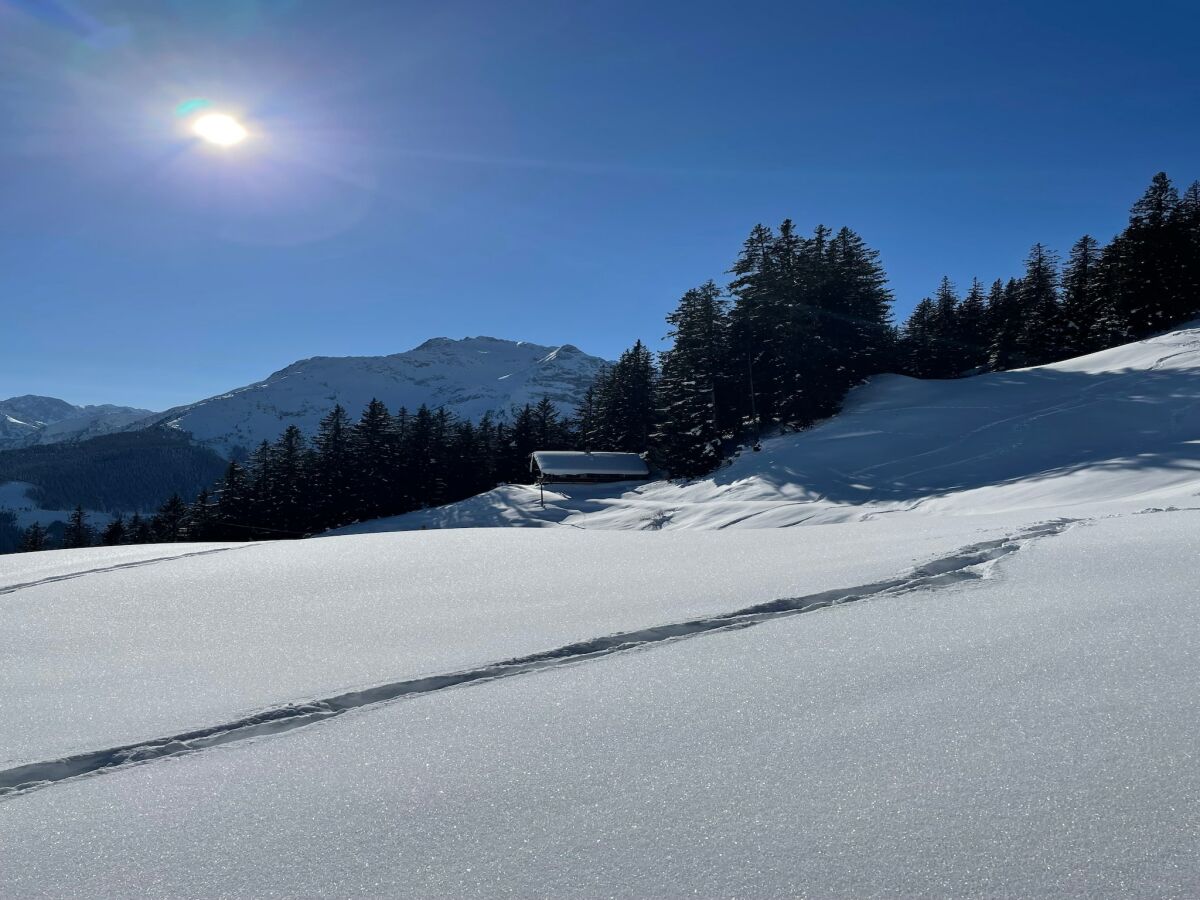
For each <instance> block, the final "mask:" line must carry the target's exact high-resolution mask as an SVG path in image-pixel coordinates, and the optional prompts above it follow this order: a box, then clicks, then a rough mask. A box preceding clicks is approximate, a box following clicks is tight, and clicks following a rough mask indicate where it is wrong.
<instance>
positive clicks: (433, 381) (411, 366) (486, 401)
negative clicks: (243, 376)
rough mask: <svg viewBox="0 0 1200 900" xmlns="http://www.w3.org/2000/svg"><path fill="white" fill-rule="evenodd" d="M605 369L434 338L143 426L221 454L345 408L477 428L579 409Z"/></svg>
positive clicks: (263, 384)
mask: <svg viewBox="0 0 1200 900" xmlns="http://www.w3.org/2000/svg"><path fill="white" fill-rule="evenodd" d="M605 364H606V363H605V361H604V360H603V359H600V358H599V357H596V356H589V355H588V354H586V353H584V352H583V351H581V350H580V349H579V348H577V347H573V346H571V345H570V344H564V345H563V346H561V347H543V346H540V345H538V344H530V343H526V342H524V341H506V340H500V339H499V338H492V337H474V338H463V339H462V340H452V339H450V338H433V339H431V340H428V341H426V342H425V343H423V344H421V345H420V346H419V347H416V348H415V349H412V350H409V351H407V352H405V353H396V354H393V355H391V356H346V357H329V356H316V357H313V358H312V359H305V360H301V361H300V362H296V363H293V364H292V365H290V366H288V367H287V368H285V369H281V370H280V371H278V372H276V373H274V374H273V375H270V376H269V377H267V378H266V379H264V380H263V381H260V382H258V383H256V384H251V385H248V386H246V387H243V388H238V389H236V390H233V391H230V392H229V393H226V394H221V395H219V396H217V397H210V398H208V399H207V400H201V401H199V402H198V403H192V404H189V405H187V406H180V407H176V408H175V409H171V410H168V411H167V412H165V413H161V414H159V415H156V416H153V417H151V418H150V419H148V420H146V422H145V423H144V424H157V423H163V424H168V425H170V426H172V427H175V428H179V429H182V430H184V431H187V432H190V433H191V435H192V437H193V438H195V439H196V440H197V441H199V442H200V443H202V444H205V445H207V446H210V447H212V448H213V449H215V450H217V451H218V452H221V453H225V454H229V453H230V452H232V451H234V450H235V448H238V447H241V448H244V449H250V448H253V447H254V446H255V445H257V444H258V443H259V442H261V441H263V440H274V439H275V438H276V437H278V436H279V433H280V432H281V431H283V429H284V428H286V427H287V426H288V425H297V426H299V427H300V429H301V430H303V431H304V432H305V433H307V434H312V433H313V432H315V430H316V426H317V423H318V422H319V421H320V419H321V417H322V416H324V415H325V414H326V413H328V412H329V410H330V409H332V408H333V406H334V405H335V404H337V403H340V404H341V405H342V406H343V407H345V408H346V410H347V411H348V412H349V413H350V415H351V416H352V417H354V416H357V415H358V414H359V413H360V412H361V411H362V409H363V407H365V406H366V405H367V403H369V402H370V401H371V400H372V399H379V400H382V401H383V402H384V403H386V404H387V405H388V407H389V408H390V409H392V410H393V411H394V410H395V409H397V408H398V407H401V406H404V407H407V408H408V409H410V410H413V409H416V408H417V407H419V406H420V405H421V404H422V403H424V404H426V405H428V406H430V407H437V406H444V407H445V408H446V409H448V410H450V411H451V412H453V413H455V414H456V415H459V416H463V417H466V418H471V419H478V418H479V417H480V416H482V415H483V414H484V413H485V412H493V413H495V414H497V415H500V416H503V415H505V414H506V413H507V412H508V411H509V410H510V409H511V407H512V406H514V405H522V404H525V403H536V402H537V401H539V400H541V399H542V397H549V398H550V399H551V400H553V401H554V402H555V403H556V404H557V405H558V406H559V407H560V408H562V409H564V410H571V409H574V408H575V406H576V405H577V404H578V402H579V400H580V398H581V397H582V395H583V392H584V390H586V388H587V386H588V385H589V384H590V383H591V381H592V379H593V378H594V377H595V375H596V373H597V372H598V371H599V370H600V368H601V367H602V366H604V365H605Z"/></svg>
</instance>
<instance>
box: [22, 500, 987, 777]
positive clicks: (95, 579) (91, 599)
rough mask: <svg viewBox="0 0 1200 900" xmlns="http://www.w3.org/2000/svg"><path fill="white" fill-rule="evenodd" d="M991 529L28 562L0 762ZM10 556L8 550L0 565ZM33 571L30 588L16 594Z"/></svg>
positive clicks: (224, 713)
mask: <svg viewBox="0 0 1200 900" xmlns="http://www.w3.org/2000/svg"><path fill="white" fill-rule="evenodd" d="M1003 530H1004V529H1003V523H996V522H991V521H988V520H986V519H983V520H980V521H979V522H977V523H973V524H972V525H970V526H967V527H963V526H962V525H961V524H960V523H955V524H954V525H952V526H944V525H941V524H939V523H936V522H931V523H925V524H923V525H920V526H918V527H916V528H913V527H911V526H905V527H896V526H894V525H892V524H891V523H887V522H881V523H878V524H876V525H874V526H872V527H866V528H860V529H855V530H850V529H846V528H842V527H839V526H830V527H827V528H823V529H822V528H812V529H805V530H804V531H803V532H802V533H801V532H778V533H773V534H765V535H764V534H736V535H735V534H730V535H716V534H709V533H693V534H682V533H681V534H662V535H659V536H657V538H656V539H654V540H647V539H646V536H643V535H637V534H623V533H616V532H614V533H595V534H593V533H584V532H579V531H576V530H573V529H565V530H563V531H562V532H560V533H554V534H549V533H544V532H543V533H535V532H527V531H517V530H504V531H497V532H494V533H491V534H489V536H488V539H487V540H480V539H479V535H478V533H477V532H471V531H462V530H456V531H441V532H435V533H427V534H403V535H380V536H374V537H364V538H329V539H325V540H321V541H305V542H287V543H270V544H261V545H228V546H230V547H231V549H227V550H218V552H208V551H211V550H213V549H214V546H213V545H181V546H184V547H186V548H188V549H193V548H199V549H200V550H201V551H202V552H201V554H197V555H191V556H187V557H185V558H176V559H172V560H165V561H162V562H159V563H156V564H154V565H146V566H138V567H121V565H120V564H121V563H125V562H129V561H132V560H133V559H134V558H135V557H132V556H130V554H131V553H133V552H135V551H131V550H130V549H128V548H121V549H120V551H119V552H117V553H113V554H111V555H107V551H103V550H91V551H54V552H49V553H43V554H37V555H36V556H37V557H40V558H45V559H46V560H47V562H46V563H45V565H46V566H47V569H46V571H45V572H44V573H40V572H30V571H28V570H24V569H18V570H17V571H16V572H15V573H14V572H12V571H11V569H10V570H8V571H6V570H5V569H4V568H0V579H2V580H3V582H6V583H9V584H13V583H25V584H26V585H27V586H26V587H23V588H22V589H20V590H17V591H12V592H9V593H7V594H5V593H0V766H11V765H20V764H24V763H29V762H34V761H37V760H40V759H49V758H54V757H57V756H60V755H65V754H70V753H77V752H80V751H84V750H88V749H95V748H102V747H111V746H117V745H119V744H124V743H129V742H133V741H138V740H145V739H148V738H155V737H160V736H162V735H169V734H173V733H175V732H179V731H183V730H186V729H189V728H195V727H202V726H210V725H218V724H220V723H222V722H224V721H227V720H229V719H233V718H237V717H239V716H242V715H246V714H248V713H251V712H254V711H257V710H260V709H262V708H264V707H268V706H272V705H275V704H281V703H287V702H290V701H302V700H307V699H310V698H314V697H322V696H326V695H328V694H331V693H335V692H338V691H344V690H348V689H353V688H362V687H369V686H371V685H374V684H378V683H380V682H385V681H395V680H400V679H405V678H414V677H418V676H423V675H429V674H437V673H442V672H447V671H452V670H456V669H460V668H466V667H470V666H478V665H481V664H487V663H492V662H497V661H500V660H504V659H507V658H509V657H514V656H519V655H522V654H528V653H534V652H538V651H543V650H548V649H551V648H554V647H557V646H560V645H563V644H567V643H570V642H573V641H579V640H585V639H588V638H593V637H596V636H599V635H607V634H612V633H613V632H618V631H624V630H630V629H635V628H644V627H646V626H649V625H658V624H663V623H669V622H675V621H678V620H681V619H687V618H690V617H693V616H700V615H706V614H712V613H719V612H725V611H728V610H733V609H737V608H739V607H743V606H746V605H749V604H752V603H755V602H763V601H769V600H775V599H777V598H780V597H791V596H800V595H806V594H811V593H815V592H819V591H823V590H828V589H831V588H842V587H850V586H853V585H855V584H859V583H862V582H864V581H873V580H877V579H880V578H886V577H889V576H892V575H896V574H899V573H901V572H904V571H906V570H908V569H910V568H912V567H913V566H914V565H918V564H920V563H923V562H925V561H926V560H928V559H932V558H936V557H939V556H944V555H946V554H947V553H950V552H952V551H953V550H955V549H956V548H957V547H960V546H962V545H964V544H969V543H971V542H973V541H977V540H983V539H987V538H990V537H995V536H997V535H999V534H1001V533H1002V532H1003ZM138 550H146V551H157V550H159V548H138ZM84 554H87V556H86V557H85V556H84ZM147 555H149V552H148V553H147ZM163 555H164V556H165V555H166V554H163ZM63 556H66V557H67V560H66V561H64V563H63V564H61V565H62V568H65V569H75V567H91V568H94V569H102V568H103V567H102V566H101V565H99V564H97V563H99V562H100V561H101V560H104V559H105V558H108V559H110V560H111V561H112V566H111V567H110V568H109V569H107V570H102V571H97V572H96V573H95V574H92V575H89V576H87V577H82V578H71V579H65V580H64V579H61V578H59V577H58V576H59V575H60V574H62V573H61V572H60V571H59V570H58V569H59V565H58V564H57V559H58V558H59V557H63ZM11 559H16V560H23V559H25V557H23V556H17V557H0V561H3V562H2V563H0V565H3V564H7V565H9V566H11V565H12V564H11V563H7V561H8V560H11ZM31 576H34V577H31ZM37 576H40V577H42V578H45V579H46V582H47V583H45V584H36V583H34V584H29V583H30V582H36V581H37ZM846 579H849V581H847V580H846ZM2 590H3V588H0V591H2Z"/></svg>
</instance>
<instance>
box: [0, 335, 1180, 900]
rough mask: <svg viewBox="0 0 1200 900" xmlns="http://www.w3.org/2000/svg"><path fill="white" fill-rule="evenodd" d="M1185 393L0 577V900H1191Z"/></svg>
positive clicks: (1035, 376) (992, 383) (1147, 377)
mask: <svg viewBox="0 0 1200 900" xmlns="http://www.w3.org/2000/svg"><path fill="white" fill-rule="evenodd" d="M1198 370H1200V330H1197V329H1196V328H1185V329H1180V330H1178V331H1176V332H1173V333H1171V334H1169V335H1165V336H1163V337H1160V338H1155V339H1152V340H1149V341H1143V342H1139V343H1137V344H1132V345H1129V346H1127V347H1123V348H1118V349H1116V350H1111V351H1106V352H1104V353H1100V354H1094V355H1092V356H1089V357H1083V358H1081V359H1078V360H1072V361H1069V362H1067V363H1060V364H1058V365H1055V366H1047V367H1041V368H1038V369H1029V370H1024V371H1019V372H1009V373H999V374H996V375H988V376H982V377H979V378H973V379H966V380H962V381H954V382H916V381H912V380H910V379H903V378H898V377H892V376H888V377H884V378H880V379H877V380H876V381H874V382H873V383H872V384H870V385H867V386H865V387H864V388H862V389H859V390H858V391H856V392H855V393H854V394H853V395H852V397H851V398H850V401H849V404H848V407H847V410H846V412H845V413H844V414H843V415H841V416H839V417H837V418H835V419H832V420H830V421H829V422H826V423H824V424H823V425H821V426H819V427H817V428H814V429H812V430H810V431H808V432H805V433H802V434H794V435H784V436H781V437H778V438H774V439H772V440H770V441H767V442H765V443H764V447H763V450H762V452H761V453H749V452H746V453H743V454H742V455H741V456H739V457H738V458H737V459H735V460H734V461H733V462H732V463H731V464H729V465H728V466H727V467H725V468H723V469H721V470H720V471H718V472H717V473H716V474H715V476H713V477H710V478H708V479H702V480H698V481H695V482H692V483H688V484H672V483H665V482H657V483H650V484H642V485H633V484H625V485H620V486H615V487H614V486H608V487H592V488H587V489H582V490H580V489H574V488H564V489H561V490H558V489H556V490H555V491H553V492H548V493H547V501H546V507H545V508H544V509H543V507H542V506H541V505H540V503H539V500H538V495H537V492H536V491H533V490H530V489H528V488H520V487H517V486H508V487H505V488H501V489H498V490H497V491H493V492H489V493H488V494H485V495H482V496H480V497H476V498H473V499H471V500H468V501H465V502H463V503H460V504H454V505H453V506H450V507H443V508H441V509H438V510H426V511H423V512H421V513H416V514H412V515H409V516H403V517H397V518H395V519H390V520H380V521H378V522H373V523H363V524H361V525H358V526H353V527H352V528H349V529H343V530H342V532H343V533H341V534H337V535H332V536H327V537H324V538H322V539H320V540H313V541H305V542H294V543H274V544H257V545H194V546H186V545H177V546H174V547H143V548H118V549H114V550H90V551H71V552H56V553H47V554H39V555H29V556H15V557H4V558H0V625H2V627H0V860H2V861H3V864H2V865H0V896H4V897H7V896H14V897H42V896H45V897H129V896H187V897H225V896H237V897H251V896H253V897H261V896H386V897H443V896H445V897H503V896H512V897H539V896H586V897H645V896H654V897H682V896H703V897H747V896H753V897H773V896H779V897H783V896H788V897H790V896H818V897H855V898H858V897H872V896H899V897H912V896H939V897H940V896H978V897H982V896H987V897H993V896H1079V897H1084V896H1087V897H1094V896H1105V897H1130V896H1155V897H1159V896H1161V897H1187V896H1198V895H1200V758H1198V751H1197V747H1198V746H1200V741H1198V733H1197V729H1198V727H1200V726H1198V723H1200V692H1198V691H1197V690H1196V685H1197V684H1200V583H1198V582H1197V580H1196V578H1195V571H1196V566H1195V559H1196V555H1197V549H1198V548H1200V537H1198V535H1200V502H1198V501H1197V499H1196V496H1197V494H1198V493H1200V471H1197V468H1198V466H1200V443H1198V442H1200V371H1198ZM511 525H533V526H537V528H536V530H534V529H528V528H512V527H501V526H511ZM781 526H802V527H781ZM422 529H426V530H422ZM646 531H652V532H653V533H649V534H647V533H645V532H646Z"/></svg>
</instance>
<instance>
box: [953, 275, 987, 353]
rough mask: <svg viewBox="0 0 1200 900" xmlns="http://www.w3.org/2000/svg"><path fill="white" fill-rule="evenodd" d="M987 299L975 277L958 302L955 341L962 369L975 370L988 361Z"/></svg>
mask: <svg viewBox="0 0 1200 900" xmlns="http://www.w3.org/2000/svg"><path fill="white" fill-rule="evenodd" d="M987 307H988V301H987V294H985V293H984V290H983V285H982V284H981V283H980V281H979V279H978V278H976V279H974V280H973V281H972V282H971V289H970V290H969V291H967V295H966V296H965V297H963V299H962V302H961V303H959V304H958V310H957V325H958V330H957V343H958V346H959V349H960V351H961V354H962V356H961V357H960V359H959V365H960V366H961V368H962V369H963V370H964V371H967V372H975V371H978V370H980V369H982V368H984V367H985V366H986V365H987V363H988V337H989V328H988V325H989V323H988V309H987Z"/></svg>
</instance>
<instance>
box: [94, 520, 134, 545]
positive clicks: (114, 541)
mask: <svg viewBox="0 0 1200 900" xmlns="http://www.w3.org/2000/svg"><path fill="white" fill-rule="evenodd" d="M128 537H129V534H128V530H127V529H126V527H125V517H124V516H122V515H121V514H120V513H117V514H116V515H114V516H113V517H112V520H111V521H109V523H108V524H107V525H105V526H104V530H103V531H102V532H101V533H100V543H101V544H103V545H104V546H105V547H117V546H120V545H121V544H124V543H125V542H126V541H127V540H128Z"/></svg>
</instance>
